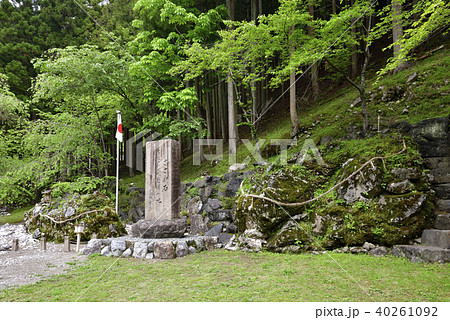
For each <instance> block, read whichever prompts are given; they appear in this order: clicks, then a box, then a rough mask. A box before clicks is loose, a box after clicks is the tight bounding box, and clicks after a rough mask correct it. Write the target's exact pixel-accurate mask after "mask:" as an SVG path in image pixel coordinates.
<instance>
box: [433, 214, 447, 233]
mask: <svg viewBox="0 0 450 320" xmlns="http://www.w3.org/2000/svg"><path fill="white" fill-rule="evenodd" d="M434 228H435V229H438V230H450V214H448V213H447V214H446V213H441V214H437V215H436V219H435V220H434Z"/></svg>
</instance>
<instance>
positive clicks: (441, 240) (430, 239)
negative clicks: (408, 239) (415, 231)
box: [421, 229, 450, 249]
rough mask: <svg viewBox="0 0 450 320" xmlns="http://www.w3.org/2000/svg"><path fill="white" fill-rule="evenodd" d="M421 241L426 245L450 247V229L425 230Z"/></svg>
mask: <svg viewBox="0 0 450 320" xmlns="http://www.w3.org/2000/svg"><path fill="white" fill-rule="evenodd" d="M421 242H422V244H423V245H426V246H431V247H438V248H443V249H450V230H436V229H432V230H424V231H423V233H422V238H421Z"/></svg>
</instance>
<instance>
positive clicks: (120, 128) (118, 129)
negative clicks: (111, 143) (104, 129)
mask: <svg viewBox="0 0 450 320" xmlns="http://www.w3.org/2000/svg"><path fill="white" fill-rule="evenodd" d="M117 131H119V132H120V133H122V124H119V126H118V127H117Z"/></svg>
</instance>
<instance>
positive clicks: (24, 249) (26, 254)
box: [0, 224, 87, 290]
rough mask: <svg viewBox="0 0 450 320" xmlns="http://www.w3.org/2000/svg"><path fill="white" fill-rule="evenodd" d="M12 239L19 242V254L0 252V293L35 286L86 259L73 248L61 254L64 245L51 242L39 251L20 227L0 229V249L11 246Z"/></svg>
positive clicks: (35, 243) (10, 226) (35, 241)
mask: <svg viewBox="0 0 450 320" xmlns="http://www.w3.org/2000/svg"><path fill="white" fill-rule="evenodd" d="M13 238H17V239H19V251H11V250H8V251H0V290H3V289H5V288H8V287H10V286H22V285H25V284H32V283H36V282H38V281H39V280H42V279H44V278H46V277H48V276H51V275H54V274H60V273H63V272H65V271H67V270H69V269H70V268H72V267H73V266H75V265H78V264H80V263H82V261H84V260H86V259H87V256H83V255H78V254H77V253H76V252H75V251H74V250H75V246H74V245H72V251H71V252H64V250H63V244H54V243H47V250H45V251H41V250H39V242H38V241H37V240H35V239H33V238H32V237H31V235H29V234H28V233H26V231H25V228H24V227H23V225H8V224H6V225H2V226H0V250H1V249H2V246H3V247H5V246H6V247H8V246H9V245H11V243H12V239H13Z"/></svg>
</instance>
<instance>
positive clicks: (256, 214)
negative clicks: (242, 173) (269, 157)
mask: <svg viewBox="0 0 450 320" xmlns="http://www.w3.org/2000/svg"><path fill="white" fill-rule="evenodd" d="M250 185H251V187H250V190H249V191H248V193H251V194H255V195H261V196H266V197H268V198H271V199H274V200H278V201H281V202H286V203H293V202H302V201H305V200H308V199H310V198H312V196H313V194H314V190H315V188H316V185H315V182H314V181H312V180H311V179H310V177H308V176H307V175H306V173H303V172H301V171H299V172H297V171H295V170H290V169H281V170H278V171H275V172H272V173H269V174H267V175H266V174H264V173H261V174H259V175H255V176H253V177H252V178H251V179H250ZM303 210H304V206H300V207H280V206H279V205H277V204H275V203H273V202H270V201H267V200H264V199H259V198H254V197H247V196H239V198H238V200H237V206H236V213H235V219H236V224H237V226H238V228H239V230H240V231H241V232H243V231H244V230H246V229H256V230H258V231H259V232H261V233H262V234H263V235H269V234H271V233H273V232H274V231H276V230H277V229H278V228H279V227H280V226H282V224H283V223H284V222H286V221H287V220H289V219H290V217H292V216H295V215H297V214H299V213H302V211H303Z"/></svg>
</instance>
